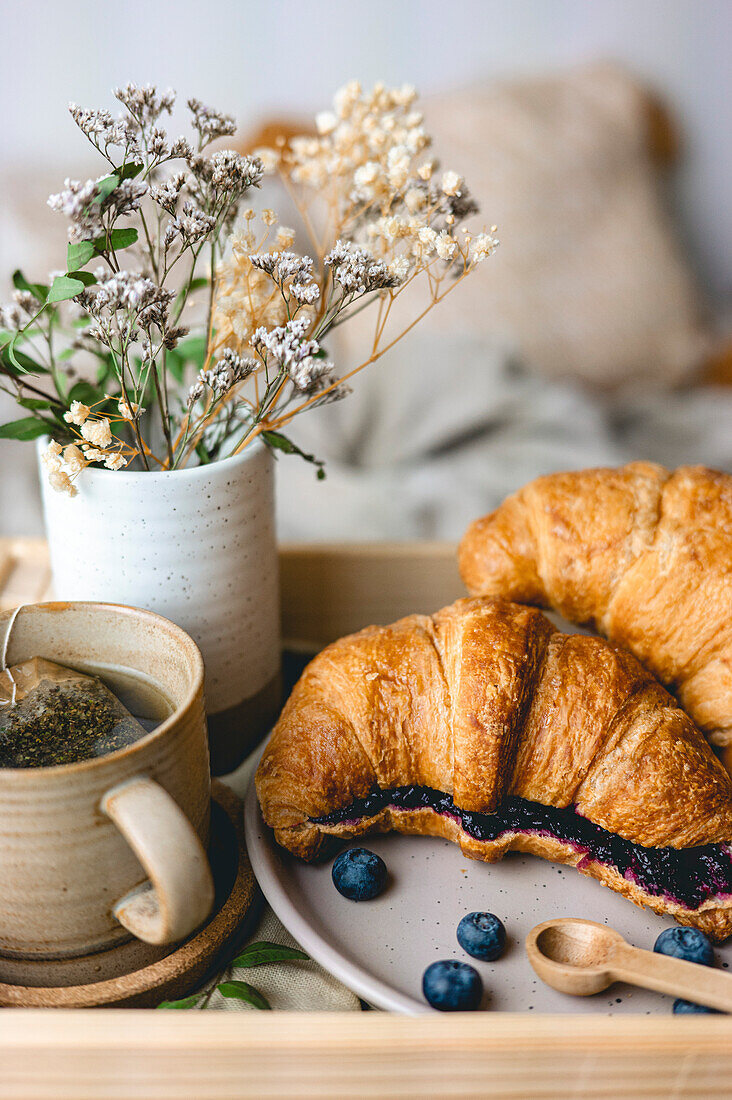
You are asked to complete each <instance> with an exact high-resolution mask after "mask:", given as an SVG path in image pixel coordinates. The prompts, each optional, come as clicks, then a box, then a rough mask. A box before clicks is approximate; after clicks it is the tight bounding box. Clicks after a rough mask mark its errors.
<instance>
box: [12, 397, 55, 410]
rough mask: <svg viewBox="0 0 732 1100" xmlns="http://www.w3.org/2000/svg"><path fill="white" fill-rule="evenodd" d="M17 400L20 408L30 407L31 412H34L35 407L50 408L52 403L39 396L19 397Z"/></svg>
mask: <svg viewBox="0 0 732 1100" xmlns="http://www.w3.org/2000/svg"><path fill="white" fill-rule="evenodd" d="M17 401H18V404H19V405H20V406H21V407H22V408H24V409H30V410H31V412H35V410H36V409H50V408H52V403H51V402H50V401H44V400H43V399H42V398H40V397H19V398H17Z"/></svg>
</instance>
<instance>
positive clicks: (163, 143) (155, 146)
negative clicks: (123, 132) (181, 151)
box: [147, 126, 170, 161]
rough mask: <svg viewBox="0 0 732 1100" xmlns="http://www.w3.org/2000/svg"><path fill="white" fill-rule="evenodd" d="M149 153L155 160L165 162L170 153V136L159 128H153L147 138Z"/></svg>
mask: <svg viewBox="0 0 732 1100" xmlns="http://www.w3.org/2000/svg"><path fill="white" fill-rule="evenodd" d="M147 151H148V154H149V156H150V157H151V158H152V159H153V160H158V161H161V160H164V159H165V158H166V157H167V156H168V155H169V153H170V150H169V148H168V135H167V134H166V132H165V130H162V129H161V128H160V127H159V126H153V127H152V129H151V130H150V133H149V134H148V137H147Z"/></svg>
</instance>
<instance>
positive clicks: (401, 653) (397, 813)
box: [256, 598, 732, 939]
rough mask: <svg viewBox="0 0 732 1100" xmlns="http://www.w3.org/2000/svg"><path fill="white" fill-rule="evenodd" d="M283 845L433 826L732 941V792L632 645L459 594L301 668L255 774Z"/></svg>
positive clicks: (322, 845)
mask: <svg viewBox="0 0 732 1100" xmlns="http://www.w3.org/2000/svg"><path fill="white" fill-rule="evenodd" d="M256 786H257V793H258V796H259V801H260V804H261V807H262V813H263V816H264V819H265V821H266V822H267V824H268V825H270V826H271V827H272V828H273V829H274V834H275V838H276V840H277V841H278V842H279V844H281V845H283V846H284V847H285V848H287V849H289V851H290V852H292V853H294V854H295V855H297V856H300V857H302V858H304V859H307V860H310V859H314V858H316V857H317V856H319V855H321V854H325V852H326V850H327V847H328V845H329V842H330V841H331V840H332V838H333V837H340V838H352V837H358V836H362V835H363V834H365V833H368V832H387V831H389V830H390V829H396V830H397V831H399V832H401V833H427V834H430V835H434V836H441V837H445V838H447V839H449V840H452V841H455V842H456V843H458V844H459V845H460V848H461V850H462V851H463V853H464V854H465V855H466V856H468V857H470V858H474V859H481V860H485V861H487V862H494V861H496V860H499V859H500V858H501V857H502V856H503V855H504V854H505V853H506V852H507V851H508V850H509V849H515V850H518V851H522V852H529V853H533V854H535V855H539V856H543V857H544V858H546V859H551V860H554V861H556V862H560V863H567V864H572V865H574V866H575V867H577V869H578V870H579V871H581V872H582V873H583V874H587V875H591V876H593V877H594V878H596V879H599V880H600V882H602V883H604V884H605V885H606V886H609V887H610V888H611V889H613V890H616V891H617V892H618V893H620V894H623V895H624V896H625V897H627V898H629V899H630V900H631V901H634V902H635V903H636V904H638V905H643V906H647V907H648V908H649V909H652V910H654V911H655V912H657V913H665V914H670V915H672V916H674V917H675V918H676V920H677V921H679V922H680V923H681V924H688V925H694V926H696V927H697V928H700V929H703V930H704V931H705V932H708V933H710V934H711V935H712V936H714V937H715V938H717V939H722V938H725V937H726V936H728V935H730V933H732V856H731V853H730V848H729V847H728V845H727V843H726V842H727V841H728V840H730V839H732V781H731V780H730V778H729V776H728V775H727V773H726V772H725V771H724V769H723V768H722V766H721V765H720V764H719V762H718V761H717V759H716V758H715V756H714V754H713V752H712V750H711V749H710V747H709V745H708V744H707V743H706V741H705V739H704V737H703V736H702V734H701V733H700V732H699V730H698V729H697V728H696V727H695V726H694V724H693V723H692V721H691V719H690V718H689V717H688V715H686V714H685V713H684V712H683V710H681V709H680V708H679V707H678V706H677V704H676V703H675V701H674V700H673V699H672V698H671V696H670V695H668V693H667V692H666V691H665V690H664V689H663V688H662V687H661V685H660V684H659V683H658V682H657V681H656V680H655V679H654V678H653V677H652V676H651V675H650V673H649V672H647V671H646V670H645V669H644V668H643V666H642V665H641V664H640V663H639V662H638V661H637V660H636V659H635V658H634V657H633V656H632V655H631V654H630V653H628V652H627V651H625V650H623V649H621V648H620V647H616V646H614V645H612V644H610V643H609V642H606V641H604V640H603V639H601V638H594V637H587V636H584V635H577V634H563V633H561V632H560V631H558V630H555V628H554V627H553V626H552V624H551V623H550V622H549V621H548V619H546V618H545V616H544V615H543V614H542V613H541V612H540V611H538V610H536V609H535V608H532V607H525V606H520V605H517V604H511V603H507V602H504V601H502V600H491V599H477V598H472V599H471V598H467V599H462V600H458V601H457V603H455V604H452V605H451V606H450V607H446V608H444V609H443V610H442V611H439V612H437V614H435V615H432V616H426V615H411V616H409V617H408V618H406V619H402V620H400V621H399V622H397V623H394V624H393V625H392V626H386V627H369V628H367V629H366V630H362V631H361V632H360V633H358V634H354V635H352V636H350V637H347V638H343V639H341V640H340V641H338V642H335V643H334V644H333V645H331V646H329V647H328V648H327V649H325V650H323V652H322V653H320V654H319V655H318V656H317V657H316V658H315V659H314V660H313V661H312V662H311V663H310V664H309V665H308V667H307V668H306V669H305V672H304V673H303V675H302V677H301V679H300V680H299V682H298V683H297V685H296V686H295V689H294V691H293V693H292V695H291V696H290V699H289V700H288V702H287V704H286V706H285V709H284V711H283V713H282V715H281V717H280V719H279V722H278V723H277V726H276V727H275V730H274V732H273V734H272V737H271V739H270V741H269V744H268V745H267V747H266V749H265V752H264V755H263V757H262V760H261V762H260V765H259V768H258V771H257V776H256Z"/></svg>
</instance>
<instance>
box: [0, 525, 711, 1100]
mask: <svg viewBox="0 0 732 1100" xmlns="http://www.w3.org/2000/svg"><path fill="white" fill-rule="evenodd" d="M454 554H455V547H454V546H453V545H452V544H449V543H348V544H332V543H319V544H289V545H288V544H285V545H283V546H282V547H281V549H280V561H281V565H282V574H283V580H284V583H283V601H282V602H283V629H284V633H285V637H286V638H288V637H293V639H294V640H295V641H296V642H297V641H298V640H299V639H298V637H297V636H296V635H295V636H293V635H291V634H290V635H288V623H290V622H294V621H295V619H296V616H297V613H298V611H302V608H299V607H297V606H294V607H293V603H294V605H297V601H298V590H297V584H296V582H297V580H298V578H299V577H301V576H304V575H309V576H312V575H313V573H315V574H318V573H320V574H321V576H322V571H323V570H327V569H329V568H336V569H338V570H339V571H340V572H343V571H344V570H345V571H346V575H348V576H353V577H356V578H358V577H360V576H363V579H364V581H365V583H366V584H368V583H370V580H374V579H376V582H377V583H381V582H382V581H383V578H384V577H388V578H390V579H392V580H394V579H396V581H397V582H398V584H399V585H401V584H402V583H406V581H407V579H408V578H409V577H413V578H416V581H417V585H418V586H419V580H420V576H421V569H420V567H422V568H423V569H426V571H427V572H428V573H429V577H428V582H429V584H430V585H434V586H435V587H436V590H437V591H438V592H439V594H440V596H442V595H443V594H444V593H448V592H450V591H452V590H453V589H454V587H455V584H456V580H455V578H456V569H455V564H454ZM9 556H11V557H12V558H13V559H15V560H19V559H26V558H32V559H33V560H35V561H37V562H38V563H39V564H40V565H43V564H44V563H45V562H47V556H46V548H45V544H44V543H43V541H42V540H39V539H17V538H16V539H2V538H0V566H2V564H3V560H5V561H6V563H7V561H8V557H9ZM6 568H7V565H6ZM430 568H432V569H433V570H434V571H433V572H432V573H430ZM395 569H396V570H400V569H401V570H402V571H403V574H401V575H397V577H396V578H394V577H393V576H392V572H393V570H395ZM0 572H2V569H0ZM1 583H2V577H0V585H1ZM327 588H328V586H327V585H323V589H322V590H323V591H324V592H325V591H327ZM431 590H432V589H431V588H430V591H431ZM458 594H459V591H455V592H454V596H456V595H458ZM371 595H374V593H371ZM376 596H377V597H378V593H376ZM454 596H452V597H450V596H448V597H447V598H454ZM39 597H40V594H39ZM39 597H36V598H39ZM368 606H369V607H377V608H378V599H377V601H376V604H369V605H368ZM433 606H439V597H438V599H437V600H436V601H435V603H434V604H433ZM305 613H307V608H305ZM334 614H335V619H334V620H332V621H330V622H329V624H328V626H329V628H333V623H334V622H338V623H339V619H338V617H339V616H341V617H343V614H344V613H343V609H342V608H340V609H339V608H336V610H335V613H334ZM346 617H347V616H346ZM377 621H378V620H377ZM339 625H340V623H339ZM361 625H365V624H363V623H361ZM344 626H347V624H346V623H345V622H344ZM317 635H318V631H317V629H316V630H315V631H314V634H313V637H314V638H315V637H317ZM318 640H319V641H327V640H329V639H328V638H323V637H320V638H318ZM730 1040H732V1018H728V1017H725V1016H699V1017H683V1018H682V1017H673V1016H669V1017H657V1016H654V1017H644V1016H622V1017H609V1016H602V1015H598V1016H596V1017H593V1016H577V1015H570V1016H536V1015H534V1014H533V1013H528V1012H527V1013H491V1012H487V1013H480V1014H475V1015H471V1014H457V1015H439V1016H438V1015H435V1016H426V1017H419V1018H413V1019H410V1018H404V1017H395V1016H391V1015H389V1014H387V1013H370V1012H365V1013H362V1014H355V1013H346V1014H337V1013H333V1014H327V1015H324V1014H321V1013H317V1012H310V1013H277V1014H274V1015H270V1014H269V1013H255V1012H232V1013H219V1012H196V1011H192V1012H159V1011H158V1012H156V1011H153V1010H150V1009H124V1010H114V1009H104V1010H100V1009H84V1010H65V1011H60V1010H55V1009H23V1010H18V1009H0V1066H2V1073H0V1097H5V1096H8V1097H9V1096H13V1097H16V1096H19V1097H23V1096H28V1097H31V1096H33V1097H36V1096H38V1097H44V1098H45V1097H49V1098H51V1097H67V1096H68V1097H73V1098H74V1100H85V1098H86V1097H89V1098H91V1097H94V1098H95V1100H96V1098H97V1097H117V1096H120V1097H123V1096H125V1097H126V1096H129V1095H132V1094H134V1095H135V1096H147V1095H151V1096H152V1095H154V1096H155V1097H156V1100H165V1098H166V1097H168V1096H171V1097H173V1096H175V1097H180V1096H181V1095H185V1096H188V1095H195V1096H196V1097H201V1098H204V1097H208V1096H211V1097H212V1098H214V1097H216V1098H217V1097H224V1096H230V1095H231V1091H230V1090H231V1088H233V1087H236V1088H237V1093H236V1094H237V1095H241V1096H257V1097H262V1098H266V1097H270V1096H272V1097H274V1096H281V1095H288V1096H290V1097H293V1098H295V1097H301V1096H302V1097H305V1096H314V1097H315V1096H317V1097H323V1098H326V1097H331V1096H332V1097H342V1096H344V1095H358V1096H384V1095H389V1096H394V1097H402V1096H404V1097H406V1096H417V1095H419V1096H420V1097H423V1098H424V1097H427V1096H430V1095H444V1096H458V1095H459V1096H462V1097H465V1096H469V1095H479V1094H480V1093H481V1092H482V1091H483V1089H484V1088H488V1089H489V1091H490V1093H491V1095H492V1096H494V1097H500V1096H506V1097H509V1096H510V1097H517V1098H518V1097H524V1096H532V1097H560V1096H562V1097H564V1096H567V1095H570V1094H572V1095H577V1096H597V1097H610V1096H613V1097H626V1096H627V1097H631V1096H639V1095H643V1096H644V1097H650V1096H667V1095H671V1094H673V1095H677V1096H681V1095H683V1096H698V1097H706V1096H710V1095H723V1094H725V1093H728V1092H729V1081H730V1075H731V1074H732V1042H731V1041H730ZM153 1081H154V1083H155V1087H154V1089H153V1091H152V1092H147V1091H146V1089H147V1088H148V1087H149V1085H150V1083H151V1082H153ZM387 1081H388V1084H387ZM480 1082H482V1083H483V1084H482V1085H481V1084H480ZM488 1082H490V1084H488ZM471 1089H473V1090H476V1091H475V1092H471ZM133 1090H134V1091H133ZM385 1090H387V1091H385Z"/></svg>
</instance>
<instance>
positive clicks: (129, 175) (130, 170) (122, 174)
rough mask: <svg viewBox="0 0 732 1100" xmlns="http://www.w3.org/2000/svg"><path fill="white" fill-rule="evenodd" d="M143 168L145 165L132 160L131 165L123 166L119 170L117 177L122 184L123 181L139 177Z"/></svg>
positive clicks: (116, 171) (116, 172)
mask: <svg viewBox="0 0 732 1100" xmlns="http://www.w3.org/2000/svg"><path fill="white" fill-rule="evenodd" d="M143 167H144V165H142V164H138V163H137V162H136V161H134V160H131V161H130V163H129V164H123V165H122V167H121V168H117V169H116V170H115V175H116V176H118V177H119V180H120V182H121V181H122V180H133V179H134V178H135V176H139V174H140V172H141V171H142V169H143Z"/></svg>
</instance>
